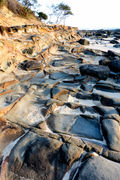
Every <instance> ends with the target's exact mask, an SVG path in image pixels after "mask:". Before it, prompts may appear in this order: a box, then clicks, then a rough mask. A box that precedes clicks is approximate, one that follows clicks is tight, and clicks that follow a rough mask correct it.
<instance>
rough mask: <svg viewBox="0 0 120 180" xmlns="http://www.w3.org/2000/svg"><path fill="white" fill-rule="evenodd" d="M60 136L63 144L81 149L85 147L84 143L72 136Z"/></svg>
mask: <svg viewBox="0 0 120 180" xmlns="http://www.w3.org/2000/svg"><path fill="white" fill-rule="evenodd" d="M61 136H62V139H63V142H65V143H69V144H73V145H74V146H78V147H80V148H82V149H83V148H84V147H85V143H84V142H83V140H81V139H78V138H76V137H73V136H69V135H65V134H61Z"/></svg>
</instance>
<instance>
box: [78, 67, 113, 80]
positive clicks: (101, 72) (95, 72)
mask: <svg viewBox="0 0 120 180" xmlns="http://www.w3.org/2000/svg"><path fill="white" fill-rule="evenodd" d="M80 73H81V74H82V75H90V76H93V77H96V78H99V79H107V78H108V77H109V73H110V70H109V68H108V67H106V66H102V65H92V64H86V65H82V66H81V67H80Z"/></svg>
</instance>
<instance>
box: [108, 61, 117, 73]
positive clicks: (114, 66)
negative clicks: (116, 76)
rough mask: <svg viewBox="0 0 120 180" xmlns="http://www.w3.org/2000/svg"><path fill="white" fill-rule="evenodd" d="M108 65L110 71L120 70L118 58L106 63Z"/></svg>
mask: <svg viewBox="0 0 120 180" xmlns="http://www.w3.org/2000/svg"><path fill="white" fill-rule="evenodd" d="M108 66H109V68H110V70H111V71H113V72H116V73H117V72H120V61H119V60H113V61H110V62H109V63H108Z"/></svg>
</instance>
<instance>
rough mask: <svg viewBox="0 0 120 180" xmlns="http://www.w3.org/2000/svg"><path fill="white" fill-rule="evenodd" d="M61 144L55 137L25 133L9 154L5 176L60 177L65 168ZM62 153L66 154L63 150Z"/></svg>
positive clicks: (26, 177)
mask: <svg viewBox="0 0 120 180" xmlns="http://www.w3.org/2000/svg"><path fill="white" fill-rule="evenodd" d="M23 144H24V148H23ZM62 144H63V143H62V142H60V141H58V140H55V139H51V138H46V137H42V136H38V135H36V134H34V133H31V132H29V133H27V134H26V135H25V136H24V138H23V139H21V141H19V143H18V144H17V145H16V147H15V148H14V149H13V150H12V152H11V154H10V156H9V163H8V172H7V173H6V174H7V177H8V178H9V177H10V176H11V177H12V178H13V179H15V178H16V176H18V177H24V178H25V179H28V178H29V179H31V178H32V179H35V180H37V179H54V180H55V179H58V180H60V179H62V176H63V175H64V173H65V169H67V161H66V160H65V159H63V151H62V149H61V146H62ZM64 153H65V154H66V152H65V151H64ZM66 156H67V155H66Z"/></svg>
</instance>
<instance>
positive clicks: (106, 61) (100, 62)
mask: <svg viewBox="0 0 120 180" xmlns="http://www.w3.org/2000/svg"><path fill="white" fill-rule="evenodd" d="M110 61H111V60H110V59H101V60H100V61H99V65H103V66H107V65H108V64H109V63H110Z"/></svg>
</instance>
